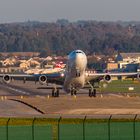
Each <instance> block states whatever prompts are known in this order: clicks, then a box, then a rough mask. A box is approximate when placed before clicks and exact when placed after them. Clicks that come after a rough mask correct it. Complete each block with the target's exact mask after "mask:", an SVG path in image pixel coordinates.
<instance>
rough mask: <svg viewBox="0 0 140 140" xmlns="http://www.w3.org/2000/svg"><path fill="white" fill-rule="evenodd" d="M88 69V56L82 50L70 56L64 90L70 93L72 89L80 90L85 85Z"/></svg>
mask: <svg viewBox="0 0 140 140" xmlns="http://www.w3.org/2000/svg"><path fill="white" fill-rule="evenodd" d="M86 67H87V56H86V55H85V53H84V52H83V51H81V50H76V51H73V52H72V53H70V54H69V56H68V62H67V68H66V75H65V81H64V90H65V91H66V92H70V90H71V87H74V88H76V89H80V88H82V87H84V85H85V70H86Z"/></svg>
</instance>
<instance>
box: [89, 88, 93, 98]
mask: <svg viewBox="0 0 140 140" xmlns="http://www.w3.org/2000/svg"><path fill="white" fill-rule="evenodd" d="M89 97H92V92H91V89H89Z"/></svg>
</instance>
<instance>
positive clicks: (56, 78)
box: [0, 50, 140, 96]
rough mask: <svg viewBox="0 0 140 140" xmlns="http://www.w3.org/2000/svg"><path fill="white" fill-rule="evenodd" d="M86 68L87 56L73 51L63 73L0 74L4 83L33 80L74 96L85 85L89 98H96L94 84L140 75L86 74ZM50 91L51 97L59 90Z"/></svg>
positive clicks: (139, 76)
mask: <svg viewBox="0 0 140 140" xmlns="http://www.w3.org/2000/svg"><path fill="white" fill-rule="evenodd" d="M86 67H87V56H86V55H85V53H84V52H83V51H81V50H75V51H73V52H71V53H70V54H69V56H68V62H67V66H66V70H65V71H61V72H58V73H51V74H43V75H41V74H33V75H26V74H25V75H24V74H20V75H16V74H9V75H7V74H6V75H4V74H0V76H1V77H3V81H4V82H5V83H10V81H11V79H12V78H14V79H20V80H21V79H23V80H24V82H25V80H35V81H39V82H40V83H41V84H46V83H48V82H51V83H59V84H61V85H63V89H64V90H65V91H66V92H67V93H71V94H72V95H73V94H76V92H77V90H79V89H81V88H84V87H85V85H89V87H88V88H89V96H96V88H95V86H94V85H95V83H96V82H100V81H101V80H104V81H106V82H108V83H109V82H110V81H111V77H112V76H127V77H135V78H138V79H140V74H139V73H137V72H134V73H90V74H88V73H86ZM48 88H51V89H52V96H59V88H57V87H48Z"/></svg>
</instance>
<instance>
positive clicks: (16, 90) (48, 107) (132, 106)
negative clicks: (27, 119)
mask: <svg viewBox="0 0 140 140" xmlns="http://www.w3.org/2000/svg"><path fill="white" fill-rule="evenodd" d="M50 86H52V85H50ZM40 87H43V88H44V89H39V88H40ZM10 99H16V100H19V101H22V102H24V103H25V104H23V103H21V102H17V101H11V100H10ZM26 103H27V104H28V105H31V106H32V107H31V106H28V105H27V104H26ZM35 108H36V109H39V110H41V111H42V112H44V113H45V114H44V115H48V114H56V115H66V114H67V115H93V114H98V115H99V114H107V115H109V114H140V97H139V96H133V97H130V96H123V95H121V94H111V93H108V94H103V95H102V94H101V93H100V94H98V95H97V97H96V98H93V97H92V98H90V97H88V90H81V91H80V94H78V95H77V96H73V97H71V96H70V95H66V94H65V93H64V91H63V90H60V97H59V98H52V97H51V90H50V89H45V86H42V85H40V84H39V83H37V84H35V83H34V82H26V83H25V84H23V82H22V81H14V82H12V83H10V84H3V83H0V116H1V117H4V116H10V117H11V116H13V117H17V116H18V117H24V116H32V117H35V116H44V115H42V114H41V113H40V112H38V111H37V110H36V109H35Z"/></svg>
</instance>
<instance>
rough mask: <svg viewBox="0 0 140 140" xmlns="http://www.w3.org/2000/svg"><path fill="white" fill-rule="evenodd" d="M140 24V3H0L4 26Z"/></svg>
mask: <svg viewBox="0 0 140 140" xmlns="http://www.w3.org/2000/svg"><path fill="white" fill-rule="evenodd" d="M62 18H63V19H68V20H70V21H77V20H97V21H118V20H122V21H140V0H0V23H7V22H24V21H28V20H31V21H44V22H53V21H56V20H57V19H62Z"/></svg>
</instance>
